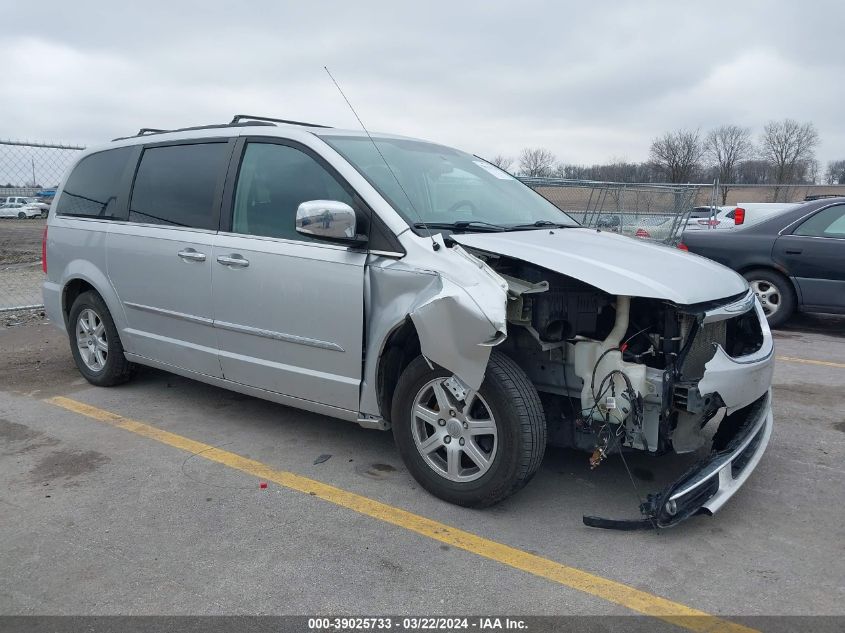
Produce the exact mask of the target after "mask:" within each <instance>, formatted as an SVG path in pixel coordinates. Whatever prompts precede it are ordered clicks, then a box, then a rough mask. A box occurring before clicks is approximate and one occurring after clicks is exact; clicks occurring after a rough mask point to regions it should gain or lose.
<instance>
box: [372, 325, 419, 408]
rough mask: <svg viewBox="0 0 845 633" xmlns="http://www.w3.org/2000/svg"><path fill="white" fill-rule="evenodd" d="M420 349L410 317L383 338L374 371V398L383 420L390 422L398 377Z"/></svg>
mask: <svg viewBox="0 0 845 633" xmlns="http://www.w3.org/2000/svg"><path fill="white" fill-rule="evenodd" d="M420 349H421V346H420V337H419V334H418V333H417V328H416V327H415V326H414V322H413V321H412V320H411V318H410V316H407V317H405V319H404V320H403V321H401V322H400V323H398V324H397V325H396V326H394V328H393V329H392V330H391V331H390V333H389V334H388V335H387V337H386V338H385V341H384V345H383V346H382V348H381V353H380V354H379V358H378V367H377V369H376V397H377V398H378V406H379V411H380V413H381V415H382V417H383V418H384V419H385V420H388V421H389V420H390V411H391V408H392V406H393V395H394V393H395V392H396V385H397V384H398V383H399V376H401V375H402V372H403V371H405V368H406V367H407V366H408V365H409V364H410V363H411V361H412V360H414V359H415V358H416V357H417V356H419V355H420Z"/></svg>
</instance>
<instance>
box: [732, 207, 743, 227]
mask: <svg viewBox="0 0 845 633" xmlns="http://www.w3.org/2000/svg"><path fill="white" fill-rule="evenodd" d="M744 222H745V209H743V208H742V207H737V208H736V209H734V224H743V223H744Z"/></svg>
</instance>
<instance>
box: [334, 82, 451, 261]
mask: <svg viewBox="0 0 845 633" xmlns="http://www.w3.org/2000/svg"><path fill="white" fill-rule="evenodd" d="M323 70H325V71H326V74H327V75H328V76H329V79H331V80H332V83H333V84H334V85H335V88H337V91H338V92H339V93H340V96H341V97H343V100H344V101H346V105H348V106H349V109H350V110H352V114H354V115H355V118H356V119H358V124H359V125H360V126H361V129H362V130H364V133H365V134H366V135H367V138H368V139H370V143H372V144H373V147H374V148H375V149H376V151H377V152H378V155H379V156H381V159H382V161H384V165H385V167H387V170H388V171H389V172H390V175H391V176H393V180H395V181H396V184H397V185H399V189H401V190H402V193H403V194H405V199H406V200H407V201H408V204H409V205H411V209H413V211H414V213H416V214H417V217H418V218H419V219H420V224H422V227H423V228H424V229H425V230H426V231H428V237H429V238H430V239H431V247H432V248H433V249H434V250H435V251H439V250H440V244H438V243H437V242H436V241H435V239H434V234H433V233H432V232H431V229H430V228H428V225H427V224H426V223H425V220H423V217H422V214H420V212H419V211H417V208H416V207H415V206H414V203H413V202H412V201H411V196H409V195H408V192H407V191H405V187H403V186H402V183H401V182H399V178H398V177H397V176H396V173H395V172H394V171H393V168H392V167H391V166H390V163H388V162H387V159H386V158H385V157H384V154H382V153H381V150H380V149H379V146H378V145H377V144H376V142H375V140H374V139H373V137H372V135H371V134H370V131H369V130H368V129H367V126H366V125H364V122H363V121H362V120H361V117H359V116H358V113H357V112H356V111H355V108H353V107H352V104H351V103H350V102H349V99H348V98H347V96H346V94H345V93H344V92H343V89H342V88H341V87H340V84H338V83H337V80H336V79H335V78H334V75H332V73H331V71H330V70H329V67H328V66H323Z"/></svg>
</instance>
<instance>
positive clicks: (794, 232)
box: [682, 197, 845, 327]
mask: <svg viewBox="0 0 845 633" xmlns="http://www.w3.org/2000/svg"><path fill="white" fill-rule="evenodd" d="M792 206H793V207H794V208H792V209H790V210H786V211H781V212H779V213H778V214H776V215H775V216H774V217H771V218H768V219H763V220H762V221H760V222H758V223H757V224H754V225H751V226H748V227H745V228H742V227H740V228H737V229H735V230H733V231H687V232H685V233H684V237H683V242H682V248H686V249H687V250H689V251H690V252H692V253H696V254H698V255H702V256H704V257H707V258H709V259H712V260H714V261H717V262H719V263H720V264H724V265H725V266H728V267H730V268H733V269H734V270H735V271H737V272H739V273H741V274H742V275H743V276H744V277H745V278H746V279H747V280H748V282H749V284H750V285H751V287H752V288H753V290H754V292H755V293H757V296H758V297H759V298H760V303H761V304H762V306H763V312H764V313H765V314H766V317H767V318H768V320H769V324H770V325H771V326H772V327H776V326H778V325H781V324H783V323H784V322H785V321H786V320H787V319H788V318H789V317H790V316H791V315H792V313H793V312H794V311H795V310H801V311H805V312H834V313H845V197H843V198H828V199H823V200H818V201H814V202H809V203H805V204H799V205H792Z"/></svg>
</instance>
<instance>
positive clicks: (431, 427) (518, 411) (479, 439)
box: [391, 350, 546, 508]
mask: <svg viewBox="0 0 845 633" xmlns="http://www.w3.org/2000/svg"><path fill="white" fill-rule="evenodd" d="M451 375H452V374H451V373H450V372H448V371H446V370H444V369H441V368H439V367H435V369H431V368H430V367H429V365H428V363H427V362H426V360H425V359H424V358H423V357H422V356H418V357H417V358H416V359H414V360H413V361H412V362H411V363H410V365H408V367H407V368H406V369H405V371H404V372H403V373H402V375H401V376H400V378H399V383H398V385H397V387H396V393H395V394H394V398H393V407H392V416H391V420H392V422H393V436H394V438H395V440H396V445H397V447H398V448H399V453H400V454H401V456H402V459H403V460H404V462H405V465H406V466H407V467H408V470H409V471H410V473H411V475H413V477H414V479H416V480H417V481H418V482H419V484H420V485H421V486H422V487H423V488H425V489H426V490H428V491H429V492H430V493H431V494H433V495H435V496H436V497H440V498H441V499H443V500H445V501H448V502H450V503H455V504H457V505H461V506H467V507H474V508H482V507H487V506H491V505H494V504H496V503H498V502H500V501H502V500H503V499H505V498H506V497H509V496H510V495H512V494H513V493H515V492H517V491H518V490H519V489H521V488H522V487H523V486H525V484H527V483H528V482H529V481H530V480H531V478H532V477H533V476H534V474H535V473H536V472H537V469H538V468H539V467H540V463H541V462H542V459H543V453H544V452H545V450H546V418H545V415H544V413H543V405H542V403H541V402H540V397H539V395H538V394H537V390H536V388H535V387H534V385H533V384H532V383H531V381H530V380H529V379H528V376H526V375H525V372H523V371H522V369H520V367H519V366H518V365H517V364H516V363H515V362H514V361H513V360H511V359H510V358H508V357H507V356H505V355H504V354H502V353H500V352H498V351H495V350H494V351H493V353H492V354H491V356H490V361H489V363H488V365H487V373H486V376H485V378H484V383H483V384H482V385H481V389H479V390H478V392H477V395H475V396H471V397H470V398H469V406H468V407H467V406H466V403H465V402H458V401H457V400H456V398H455V397H454V396H453V395H452V394H451V393H450V392H449V391H448V389H446V388H445V387H443V386H442V381H443V380H445V379H447V378H449V377H451ZM438 385H439V386H440V387H441V388H440V392H439V395H438V392H437V390H436V387H437V386H438ZM443 398H445V400H443ZM479 464H482V465H479Z"/></svg>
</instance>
